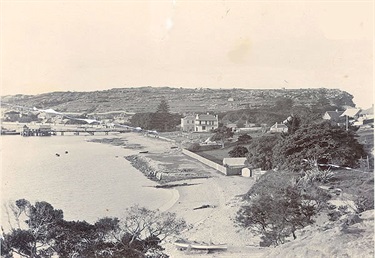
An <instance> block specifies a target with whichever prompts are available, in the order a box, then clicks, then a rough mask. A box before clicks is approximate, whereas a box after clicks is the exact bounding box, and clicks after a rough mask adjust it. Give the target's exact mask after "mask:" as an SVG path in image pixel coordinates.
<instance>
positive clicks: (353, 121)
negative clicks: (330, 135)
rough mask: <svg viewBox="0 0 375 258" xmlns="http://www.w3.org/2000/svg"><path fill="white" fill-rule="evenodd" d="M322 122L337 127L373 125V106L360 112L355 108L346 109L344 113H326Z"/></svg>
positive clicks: (337, 111)
mask: <svg viewBox="0 0 375 258" xmlns="http://www.w3.org/2000/svg"><path fill="white" fill-rule="evenodd" d="M323 119H324V120H328V121H330V122H331V123H332V124H333V125H338V126H348V125H354V126H365V125H371V124H374V105H372V107H371V108H369V109H365V110H361V109H357V108H348V109H346V110H345V111H339V110H335V111H327V112H325V113H324V115H323Z"/></svg>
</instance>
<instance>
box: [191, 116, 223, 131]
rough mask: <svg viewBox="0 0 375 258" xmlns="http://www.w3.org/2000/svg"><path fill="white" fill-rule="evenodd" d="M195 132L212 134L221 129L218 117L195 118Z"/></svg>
mask: <svg viewBox="0 0 375 258" xmlns="http://www.w3.org/2000/svg"><path fill="white" fill-rule="evenodd" d="M194 125H195V132H210V131H212V130H215V129H217V128H218V127H219V118H218V116H217V115H216V116H214V115H210V114H200V115H196V116H195V123H194Z"/></svg>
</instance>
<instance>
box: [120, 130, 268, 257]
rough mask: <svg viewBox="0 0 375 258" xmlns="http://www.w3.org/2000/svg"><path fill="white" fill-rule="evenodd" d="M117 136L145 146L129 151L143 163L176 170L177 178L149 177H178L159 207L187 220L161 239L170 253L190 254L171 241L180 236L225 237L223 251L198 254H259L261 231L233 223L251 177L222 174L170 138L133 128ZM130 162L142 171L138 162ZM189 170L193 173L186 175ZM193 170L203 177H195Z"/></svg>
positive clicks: (221, 240)
mask: <svg viewBox="0 0 375 258" xmlns="http://www.w3.org/2000/svg"><path fill="white" fill-rule="evenodd" d="M115 137H117V136H115ZM121 137H122V138H123V140H124V142H125V146H123V147H124V148H126V145H130V146H132V145H133V144H138V146H141V149H142V150H147V153H139V151H140V148H137V149H131V151H130V153H131V154H130V155H129V156H131V155H133V156H136V157H137V159H138V158H140V159H141V160H142V162H144V164H147V166H146V165H145V167H150V168H152V170H154V171H157V172H161V173H163V174H164V175H166V174H168V173H171V174H172V175H173V174H174V175H176V174H177V175H178V176H180V177H179V178H178V177H171V176H170V177H168V179H173V180H168V181H164V180H159V181H156V180H151V181H153V182H155V183H157V184H159V185H161V186H163V185H164V186H168V184H165V183H170V182H173V181H178V182H176V183H171V184H170V185H173V187H171V188H167V189H164V190H172V191H170V193H171V197H170V199H169V200H168V201H167V202H166V203H164V204H163V205H161V206H160V207H159V210H160V211H168V212H173V213H176V215H177V216H178V217H181V218H184V219H185V220H186V222H187V223H188V225H191V226H188V227H187V228H186V229H185V230H184V231H183V232H181V234H179V236H175V237H169V238H168V239H166V241H165V242H163V244H162V246H163V247H164V248H165V251H166V253H167V254H168V255H170V257H191V254H190V255H189V254H187V253H185V252H181V251H179V250H178V249H177V248H176V246H174V244H173V243H174V241H176V240H178V239H185V240H189V241H197V242H213V243H225V244H227V246H228V250H227V251H225V252H215V253H213V254H201V255H199V254H197V257H199V256H204V257H206V258H208V257H249V255H250V254H251V257H261V254H262V253H263V251H264V250H261V249H260V248H259V247H257V246H258V243H259V237H257V236H254V235H253V234H252V233H251V232H249V231H247V230H244V229H240V228H238V227H236V225H235V223H234V219H235V216H236V213H237V211H238V209H239V207H240V206H241V205H242V198H241V196H242V195H243V194H245V193H246V192H247V191H248V190H249V189H250V187H251V185H252V184H253V183H254V180H253V179H251V178H244V177H241V176H225V175H223V174H222V173H220V172H218V171H216V170H214V169H212V168H210V167H208V166H205V165H204V164H202V163H200V162H197V161H195V160H193V159H191V158H190V157H187V156H185V155H184V154H183V153H182V152H181V150H180V149H177V148H171V147H172V146H175V144H174V143H171V142H169V141H165V140H162V139H159V138H153V137H147V136H144V135H141V134H137V133H128V134H126V135H123V136H121ZM132 166H133V165H132ZM133 167H134V168H135V169H136V170H137V171H139V172H141V173H143V172H142V171H141V170H140V169H139V168H138V167H136V166H133ZM181 172H185V173H181ZM143 174H144V175H145V173H143ZM181 175H184V176H181ZM190 175H193V177H188V176H190ZM194 175H195V176H197V175H200V176H202V175H204V176H205V177H204V178H201V177H200V178H197V177H194ZM145 176H146V175H145ZM177 178H178V180H176V179H177ZM161 189H163V188H161Z"/></svg>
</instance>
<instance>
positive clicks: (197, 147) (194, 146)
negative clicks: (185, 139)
mask: <svg viewBox="0 0 375 258" xmlns="http://www.w3.org/2000/svg"><path fill="white" fill-rule="evenodd" d="M200 148H201V146H200V145H199V143H197V142H195V143H193V144H191V145H190V146H189V148H188V150H189V151H192V152H195V151H199V150H200Z"/></svg>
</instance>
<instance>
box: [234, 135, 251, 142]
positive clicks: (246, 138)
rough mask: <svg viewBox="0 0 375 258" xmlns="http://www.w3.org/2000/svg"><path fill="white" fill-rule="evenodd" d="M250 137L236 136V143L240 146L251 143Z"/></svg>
mask: <svg viewBox="0 0 375 258" xmlns="http://www.w3.org/2000/svg"><path fill="white" fill-rule="evenodd" d="M251 139H252V137H251V136H250V135H248V134H246V133H245V134H241V135H240V136H238V139H237V142H238V143H240V144H245V143H249V142H250V141H251Z"/></svg>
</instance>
